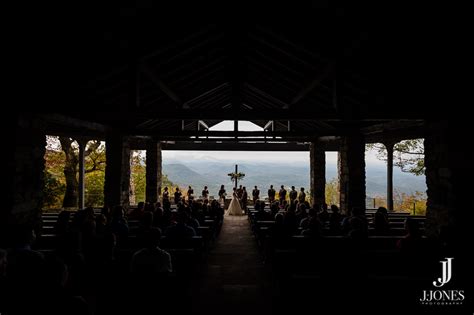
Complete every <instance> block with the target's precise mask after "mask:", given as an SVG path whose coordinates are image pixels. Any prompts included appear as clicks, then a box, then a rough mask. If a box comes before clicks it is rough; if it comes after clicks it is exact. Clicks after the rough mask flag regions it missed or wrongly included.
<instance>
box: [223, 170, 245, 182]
mask: <svg viewBox="0 0 474 315" xmlns="http://www.w3.org/2000/svg"><path fill="white" fill-rule="evenodd" d="M227 175H228V176H230V179H231V180H232V181H233V182H235V181H236V180H242V179H243V178H244V177H245V174H244V173H240V172H239V173H229V174H227Z"/></svg>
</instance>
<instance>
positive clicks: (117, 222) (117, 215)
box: [110, 206, 129, 247]
mask: <svg viewBox="0 0 474 315" xmlns="http://www.w3.org/2000/svg"><path fill="white" fill-rule="evenodd" d="M110 231H111V232H112V233H114V234H115V236H116V237H117V245H118V246H119V247H122V246H123V245H124V243H125V242H126V240H127V237H128V232H129V228H128V222H127V220H126V219H125V218H124V214H123V208H122V206H115V207H114V210H113V212H112V220H111V222H110Z"/></svg>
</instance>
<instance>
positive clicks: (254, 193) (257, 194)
mask: <svg viewBox="0 0 474 315" xmlns="http://www.w3.org/2000/svg"><path fill="white" fill-rule="evenodd" d="M259 197H260V190H259V189H258V188H257V186H255V188H254V189H253V190H252V199H253V205H254V206H255V204H256V203H257V201H258V198H259Z"/></svg>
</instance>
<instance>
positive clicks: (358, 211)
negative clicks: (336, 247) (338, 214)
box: [341, 207, 368, 235]
mask: <svg viewBox="0 0 474 315" xmlns="http://www.w3.org/2000/svg"><path fill="white" fill-rule="evenodd" d="M353 218H358V219H360V221H361V224H362V225H364V226H365V229H366V230H367V231H368V226H367V218H366V217H365V209H363V208H360V207H354V208H352V211H351V212H350V215H349V216H347V217H345V218H344V219H343V220H342V223H341V227H342V232H343V233H344V234H345V235H348V234H349V232H350V231H351V230H352V229H353V227H352V225H351V220H352V219H353ZM356 224H357V223H356Z"/></svg>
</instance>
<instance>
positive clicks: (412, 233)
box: [397, 217, 422, 255]
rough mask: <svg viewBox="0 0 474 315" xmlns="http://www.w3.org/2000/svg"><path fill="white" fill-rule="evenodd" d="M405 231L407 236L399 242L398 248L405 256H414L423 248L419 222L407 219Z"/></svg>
mask: <svg viewBox="0 0 474 315" xmlns="http://www.w3.org/2000/svg"><path fill="white" fill-rule="evenodd" d="M405 231H406V235H405V237H404V238H402V239H401V240H399V241H398V243H397V247H398V248H399V249H400V251H401V252H402V253H404V254H408V255H414V254H416V253H417V252H418V250H420V249H421V248H422V244H421V239H422V235H421V231H420V226H419V224H418V221H417V220H415V219H413V218H410V217H408V218H406V219H405Z"/></svg>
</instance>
